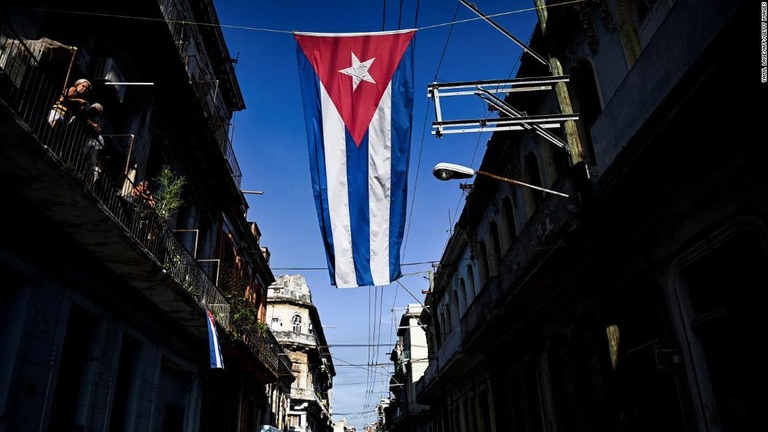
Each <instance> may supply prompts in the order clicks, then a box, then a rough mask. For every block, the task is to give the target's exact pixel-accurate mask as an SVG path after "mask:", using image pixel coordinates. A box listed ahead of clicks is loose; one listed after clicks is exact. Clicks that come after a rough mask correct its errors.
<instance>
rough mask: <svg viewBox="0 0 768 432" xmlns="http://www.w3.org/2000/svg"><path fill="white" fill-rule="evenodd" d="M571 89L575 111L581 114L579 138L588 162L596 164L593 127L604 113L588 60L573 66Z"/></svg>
mask: <svg viewBox="0 0 768 432" xmlns="http://www.w3.org/2000/svg"><path fill="white" fill-rule="evenodd" d="M570 76H571V83H573V84H572V86H571V89H573V92H574V95H573V97H572V98H571V101H572V102H573V110H574V111H575V112H577V113H579V122H578V123H579V126H580V127H579V138H581V142H582V143H584V145H583V147H584V152H585V157H586V158H587V160H588V162H590V163H592V164H594V163H595V151H594V148H593V145H592V132H591V128H592V125H593V124H595V120H597V117H598V116H599V115H600V113H601V112H602V111H603V106H602V103H601V102H600V94H599V93H598V89H597V83H596V82H595V73H594V70H593V68H592V63H591V62H590V61H589V60H587V59H581V60H579V61H578V62H576V64H575V65H573V66H571V70H570Z"/></svg>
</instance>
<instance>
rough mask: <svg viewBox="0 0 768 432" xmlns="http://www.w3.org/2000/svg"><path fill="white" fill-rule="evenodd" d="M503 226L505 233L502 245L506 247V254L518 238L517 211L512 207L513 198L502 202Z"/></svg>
mask: <svg viewBox="0 0 768 432" xmlns="http://www.w3.org/2000/svg"><path fill="white" fill-rule="evenodd" d="M501 225H502V229H503V231H502V232H503V233H504V240H503V241H502V242H501V244H502V245H504V252H506V251H507V250H508V249H509V248H510V246H512V242H513V241H514V240H515V239H516V238H517V225H516V222H515V209H514V208H513V207H512V198H510V197H508V196H505V197H504V199H502V200H501Z"/></svg>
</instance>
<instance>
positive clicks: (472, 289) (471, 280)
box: [467, 264, 477, 298]
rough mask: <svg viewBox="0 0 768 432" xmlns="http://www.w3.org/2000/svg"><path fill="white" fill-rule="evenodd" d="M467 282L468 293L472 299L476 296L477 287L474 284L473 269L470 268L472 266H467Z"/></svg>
mask: <svg viewBox="0 0 768 432" xmlns="http://www.w3.org/2000/svg"><path fill="white" fill-rule="evenodd" d="M467 282H469V291H470V292H471V293H472V298H475V296H477V285H476V284H475V269H474V268H472V264H467Z"/></svg>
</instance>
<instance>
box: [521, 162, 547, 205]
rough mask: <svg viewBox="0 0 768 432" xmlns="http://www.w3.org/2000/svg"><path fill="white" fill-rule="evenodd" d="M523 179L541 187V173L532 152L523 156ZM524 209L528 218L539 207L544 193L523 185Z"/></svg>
mask: <svg viewBox="0 0 768 432" xmlns="http://www.w3.org/2000/svg"><path fill="white" fill-rule="evenodd" d="M523 179H524V180H523V181H524V182H525V183H528V184H531V185H534V186H539V187H541V186H542V184H541V174H540V173H539V160H538V159H537V158H536V155H535V154H533V153H528V154H526V155H525V157H524V158H523ZM523 189H524V192H523V194H524V196H525V211H526V216H527V217H528V218H530V217H531V215H532V214H533V212H535V211H536V209H537V208H538V207H539V204H540V203H541V201H542V200H543V199H544V194H543V192H541V191H540V190H537V189H533V188H529V187H524V188H523Z"/></svg>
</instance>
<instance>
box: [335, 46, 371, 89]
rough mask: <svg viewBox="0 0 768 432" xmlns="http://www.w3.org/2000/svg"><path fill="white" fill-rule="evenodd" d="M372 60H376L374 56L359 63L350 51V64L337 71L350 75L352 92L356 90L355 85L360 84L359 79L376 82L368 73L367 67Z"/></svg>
mask: <svg viewBox="0 0 768 432" xmlns="http://www.w3.org/2000/svg"><path fill="white" fill-rule="evenodd" d="M374 60H376V58H375V57H374V58H372V59H370V60H366V61H364V62H362V63H361V62H360V60H359V59H358V58H357V56H356V55H355V53H352V66H350V67H348V68H346V69H342V70H340V71H339V72H341V73H343V74H345V75H349V76H351V77H352V91H353V92H354V91H355V90H357V86H358V85H359V84H360V81H368V82H369V83H373V84H376V81H374V80H373V77H371V74H369V73H368V68H370V67H371V64H373V61H374Z"/></svg>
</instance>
